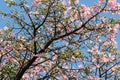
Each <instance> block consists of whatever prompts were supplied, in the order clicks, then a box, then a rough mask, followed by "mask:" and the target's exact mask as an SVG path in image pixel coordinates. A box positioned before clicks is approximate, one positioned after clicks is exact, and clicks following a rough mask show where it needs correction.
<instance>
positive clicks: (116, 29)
mask: <svg viewBox="0 0 120 80" xmlns="http://www.w3.org/2000/svg"><path fill="white" fill-rule="evenodd" d="M119 26H120V25H119V24H115V26H114V28H113V32H114V34H117V33H118V30H119Z"/></svg>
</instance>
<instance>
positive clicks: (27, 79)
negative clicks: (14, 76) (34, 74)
mask: <svg viewBox="0 0 120 80" xmlns="http://www.w3.org/2000/svg"><path fill="white" fill-rule="evenodd" d="M22 78H23V79H24V80H29V78H30V76H29V75H28V74H27V73H25V74H24V75H23V77H22Z"/></svg>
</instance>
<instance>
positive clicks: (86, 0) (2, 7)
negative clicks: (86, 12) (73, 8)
mask: <svg viewBox="0 0 120 80" xmlns="http://www.w3.org/2000/svg"><path fill="white" fill-rule="evenodd" d="M29 1H30V2H31V0H29ZM117 1H118V2H120V0H117ZM97 2H98V0H80V3H81V4H85V5H88V6H92V5H93V4H95V3H97ZM1 10H3V11H9V10H8V8H7V5H6V4H5V3H4V0H1V2H0V11H1ZM106 15H107V17H114V18H120V15H119V16H118V15H115V14H114V15H113V14H106ZM1 18H2V16H1V15H0V27H1V28H2V27H4V26H5V22H6V20H8V19H4V20H2V19H1ZM116 41H117V43H118V49H119V50H120V43H119V41H120V31H119V33H118V35H117V38H116Z"/></svg>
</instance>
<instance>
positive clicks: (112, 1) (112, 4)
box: [108, 0, 116, 9]
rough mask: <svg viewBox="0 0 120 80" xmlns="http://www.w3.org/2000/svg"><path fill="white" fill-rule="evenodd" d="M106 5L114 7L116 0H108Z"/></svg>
mask: <svg viewBox="0 0 120 80" xmlns="http://www.w3.org/2000/svg"><path fill="white" fill-rule="evenodd" d="M108 5H109V6H110V7H111V8H112V9H114V8H115V7H116V0H108Z"/></svg>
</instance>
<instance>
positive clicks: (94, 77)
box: [88, 76, 99, 80]
mask: <svg viewBox="0 0 120 80" xmlns="http://www.w3.org/2000/svg"><path fill="white" fill-rule="evenodd" d="M88 79H89V80H99V78H98V77H96V76H89V77H88Z"/></svg>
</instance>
